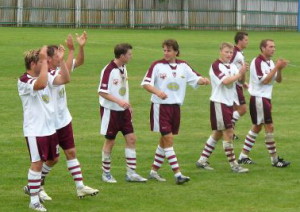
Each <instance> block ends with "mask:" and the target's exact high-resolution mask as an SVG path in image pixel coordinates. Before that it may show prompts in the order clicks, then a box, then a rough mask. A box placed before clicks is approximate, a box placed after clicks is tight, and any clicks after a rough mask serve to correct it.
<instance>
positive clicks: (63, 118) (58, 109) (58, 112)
mask: <svg viewBox="0 0 300 212" xmlns="http://www.w3.org/2000/svg"><path fill="white" fill-rule="evenodd" d="M74 67H75V59H74V60H73V64H72V71H73V70H74ZM59 72H60V67H58V68H57V69H56V70H49V75H57V74H59ZM51 95H52V97H53V101H54V109H55V128H56V129H57V130H58V129H61V128H63V127H65V126H67V125H68V124H69V123H70V122H71V121H72V116H71V114H70V111H69V109H68V103H67V95H66V86H65V85H54V86H53V87H52V88H51Z"/></svg>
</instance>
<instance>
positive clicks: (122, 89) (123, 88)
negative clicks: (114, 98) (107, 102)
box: [119, 87, 126, 96]
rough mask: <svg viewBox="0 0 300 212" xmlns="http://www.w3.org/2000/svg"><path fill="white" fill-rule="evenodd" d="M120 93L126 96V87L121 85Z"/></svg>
mask: <svg viewBox="0 0 300 212" xmlns="http://www.w3.org/2000/svg"><path fill="white" fill-rule="evenodd" d="M119 94H120V96H125V94H126V88H125V87H121V88H120V89H119Z"/></svg>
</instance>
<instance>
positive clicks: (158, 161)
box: [154, 159, 163, 164]
mask: <svg viewBox="0 0 300 212" xmlns="http://www.w3.org/2000/svg"><path fill="white" fill-rule="evenodd" d="M154 161H155V162H157V163H161V164H162V163H163V161H160V160H157V159H154Z"/></svg>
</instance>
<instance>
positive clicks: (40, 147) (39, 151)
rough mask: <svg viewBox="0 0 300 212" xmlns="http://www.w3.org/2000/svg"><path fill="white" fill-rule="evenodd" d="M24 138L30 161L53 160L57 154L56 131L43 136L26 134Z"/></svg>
mask: <svg viewBox="0 0 300 212" xmlns="http://www.w3.org/2000/svg"><path fill="white" fill-rule="evenodd" d="M25 139H26V142H27V147H28V151H29V156H30V161H31V162H37V161H47V160H54V159H55V158H57V157H58V156H59V145H58V138H57V134H56V133H54V134H53V135H49V136H43V137H34V136H28V137H25Z"/></svg>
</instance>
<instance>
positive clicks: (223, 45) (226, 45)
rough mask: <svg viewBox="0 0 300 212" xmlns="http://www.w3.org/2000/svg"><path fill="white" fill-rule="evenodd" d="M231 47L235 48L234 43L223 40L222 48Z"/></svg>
mask: <svg viewBox="0 0 300 212" xmlns="http://www.w3.org/2000/svg"><path fill="white" fill-rule="evenodd" d="M226 47H227V48H229V49H233V47H234V46H233V44H231V43H229V42H223V43H221V44H220V50H222V49H224V48H226Z"/></svg>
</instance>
